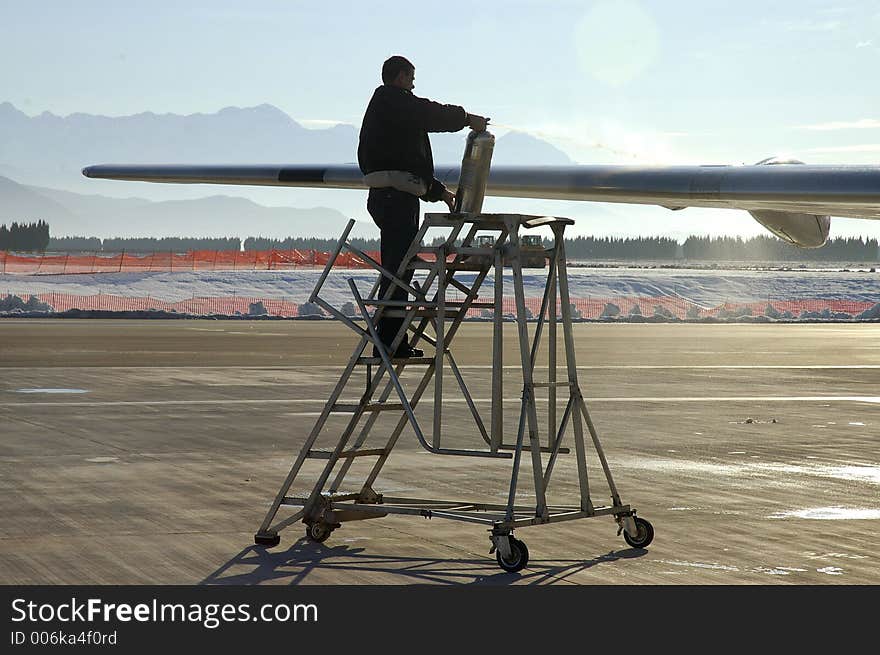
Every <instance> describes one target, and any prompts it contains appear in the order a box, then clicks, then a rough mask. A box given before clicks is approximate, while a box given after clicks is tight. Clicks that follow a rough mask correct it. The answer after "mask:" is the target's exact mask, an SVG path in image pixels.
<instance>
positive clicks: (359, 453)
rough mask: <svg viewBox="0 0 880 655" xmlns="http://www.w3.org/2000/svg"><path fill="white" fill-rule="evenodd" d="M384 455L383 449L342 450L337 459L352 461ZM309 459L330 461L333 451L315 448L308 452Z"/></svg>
mask: <svg viewBox="0 0 880 655" xmlns="http://www.w3.org/2000/svg"><path fill="white" fill-rule="evenodd" d="M384 454H385V449H384V448H369V449H364V450H343V451H342V452H341V453H339V458H340V459H352V458H354V457H369V456H370V455H372V456H376V455H384ZM309 457H310V458H312V459H330V458H331V457H333V451H332V450H322V449H320V448H317V449H315V450H310V451H309Z"/></svg>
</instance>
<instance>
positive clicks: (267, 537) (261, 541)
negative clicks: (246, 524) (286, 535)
mask: <svg viewBox="0 0 880 655" xmlns="http://www.w3.org/2000/svg"><path fill="white" fill-rule="evenodd" d="M254 543H255V544H257V545H258V546H267V547H269V548H271V547H272V546H277V545H278V544H279V543H281V535H278V534H261V533H259V532H258V533H257V534H255V535H254Z"/></svg>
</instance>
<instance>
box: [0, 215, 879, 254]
mask: <svg viewBox="0 0 880 655" xmlns="http://www.w3.org/2000/svg"><path fill="white" fill-rule="evenodd" d="M438 239H439V240H442V237H441V238H438ZM438 239H435V242H436V241H438ZM350 241H351V243H352V245H354V246H355V247H357V248H360V249H361V250H365V251H375V250H379V239H364V238H352V239H351V240H350ZM336 243H337V239H335V238H333V239H323V238H318V237H287V238H286V239H273V238H268V237H263V236H257V237H253V236H251V237H247V238H246V239H245V240H244V241H243V242H242V240H241V239H240V238H239V237H219V238H214V237H201V238H200V237H188V238H186V237H161V238H157V237H128V238H121V237H116V238H108V239H100V238H98V237H83V236H70V237H51V236H50V234H49V224H48V223H47V222H45V221H42V220H40V221H37V222H35V223H18V222H13V223H12V224H11V225H10V226H9V227H8V228H7V226H6V225H5V224H2V225H0V250H6V251H8V250H12V251H30V252H42V251H46V250H48V251H52V252H102V251H103V252H108V253H109V252H113V253H116V252H123V251H124V252H131V253H151V252H169V251H171V252H186V251H189V250H221V251H222V250H226V251H229V250H233V251H240V250H242V246H243V249H244V250H245V251H254V250H272V249H276V250H318V251H321V252H327V251H332V250H333V249H334V248H335V247H336ZM550 246H552V241H551V240H549V239H544V247H550ZM565 250H566V254H567V256H568V259H569V261H593V260H598V261H602V260H610V261H670V262H672V261H682V260H684V261H767V262H771V261H827V262H832V261H833V262H845V261H858V262H874V261H878V260H880V248H878V240H877V239H875V238H864V237H837V238H833V239H829V241H828V243H826V244H825V245H824V246H823V247H822V248H815V249H805V248H797V247H796V246H793V245H791V244H789V243H787V242H785V241H782V240H781V239H777V238H776V237H773V236H770V235H760V236H756V237H751V238H747V239H743V238H742V237H727V236H725V237H702V236H690V237H688V238H687V239H686V240H685V241H684V242H683V243H678V241H677V240H675V239H673V238H671V237H661V236H657V237H594V236H578V237H574V238H572V239H566V240H565Z"/></svg>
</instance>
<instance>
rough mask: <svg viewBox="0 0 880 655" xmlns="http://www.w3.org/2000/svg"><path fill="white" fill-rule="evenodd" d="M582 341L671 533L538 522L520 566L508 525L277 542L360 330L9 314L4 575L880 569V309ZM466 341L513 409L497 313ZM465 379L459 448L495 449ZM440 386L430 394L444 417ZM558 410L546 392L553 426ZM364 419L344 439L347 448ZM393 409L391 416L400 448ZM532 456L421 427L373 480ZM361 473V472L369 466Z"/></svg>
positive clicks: (98, 577) (203, 577) (493, 485)
mask: <svg viewBox="0 0 880 655" xmlns="http://www.w3.org/2000/svg"><path fill="white" fill-rule="evenodd" d="M506 330H507V331H506V334H505V336H506V345H505V349H506V352H505V362H504V364H505V369H504V370H505V394H504V395H505V398H506V406H505V426H506V440H508V441H512V440H513V439H514V438H515V428H516V423H517V419H518V398H519V394H520V386H521V377H520V379H519V381H518V380H517V376H518V375H520V369H519V366H518V359H519V354H518V351H517V350H516V349H515V341H514V338H515V331H514V325H512V324H509V325H507V326H506ZM574 332H575V340H576V347H577V360H578V365H579V379H580V383H581V388H582V390H583V391H584V394H585V396H586V397H587V403H588V406H589V408H590V412H591V415H592V418H593V420H594V423H595V425H596V427H597V430H598V433H599V436H600V438H601V440H602V445H603V447H604V450H605V454H606V456H607V458H608V462H609V465H610V468H611V471H612V473H613V475H614V480H615V482H616V484H617V487H618V489H619V491H620V494H621V497H622V500H623V502H624V503H628V504H631V505H632V506H633V507H635V508H637V510H638V515H639V516H642V517H644V518H646V519H648V520H649V521H650V522H651V523H652V524H653V526H654V529H655V532H656V536H655V539H654V542H653V543H652V544H651V545H650V546H649V547H648V548H647V549H635V548H630V547H629V546H628V545H627V544H626V543H625V542H624V540H623V538H622V537H621V536H617V534H616V532H617V525H616V524H615V523H614V521H613V520H612V519H611V518H609V517H593V518H589V519H583V520H577V521H569V522H563V523H554V524H550V525H540V526H534V527H527V528H522V529H519V530H517V533H516V534H517V537H518V538H519V539H522V540H523V541H525V542H526V543H527V544H528V548H529V551H530V554H531V556H530V561H529V565H528V566H527V567H526V568H525V569H524V570H523V571H521V572H520V573H517V574H509V573H505V572H503V571H502V570H501V569H500V568H499V567H498V565H497V564H496V562H495V557H494V555H489V553H488V550H489V539H488V533H487V532H486V529H485V527H484V526H481V525H477V524H472V523H462V522H456V521H448V520H442V519H437V518H435V519H431V520H426V519H424V518H421V517H411V516H397V517H386V518H382V519H378V520H370V521H356V522H351V523H345V524H344V525H343V526H342V527H341V528H340V529H338V530H336V531H335V532H333V534H332V535H331V536H330V538H329V539H328V540H327V541H326V542H324V543H323V544H314V543H311V542H308V541H306V540H305V539H304V538H303V529H302V525H301V524H299V523H296V524H294V525H293V526H291V527H289V528H287V529H286V530H285V531H283V532H282V533H281V544H280V545H279V546H277V547H275V548H272V549H264V548H262V547H256V546H254V545H253V533H254V532H255V531H256V529H257V528H258V527H259V525H260V523H261V521H262V519H263V516H264V514H265V511H266V509H267V505H268V503H269V502H270V501H271V499H272V498H273V497H274V495H275V493H276V492H277V490H278V487H279V485H280V484H281V482H282V480H283V478H284V476H285V475H286V473H287V470H288V469H289V467H290V464H291V462H292V460H293V458H294V457H295V455H296V454H297V453H298V451H299V446H300V445H301V444H302V442H303V440H304V439H305V437H306V436H307V434H308V432H309V431H310V429H311V427H312V425H313V423H314V421H315V419H316V417H317V415H318V413H319V412H320V410H321V408H322V406H323V403H324V401H325V400H326V398H327V396H328V395H329V393H330V391H331V389H332V388H333V385H334V384H335V382H336V380H337V378H338V376H339V373H340V372H341V370H342V367H343V366H344V364H345V363H346V362H347V361H348V358H349V356H350V355H351V349H352V348H353V347H354V345H355V338H354V337H353V336H352V333H351V332H350V331H349V330H348V329H347V328H345V327H344V326H342V325H340V324H338V323H335V322H329V321H201V320H173V321H160V320H144V321H130V320H115V321H114V320H105V321H100V320H57V319H56V320H52V319H47V320H20V319H6V320H3V321H0V488H2V494H3V506H4V511H3V513H2V515H0V583H2V584H43V583H45V584H198V583H209V584H257V583H265V584H366V585H374V584H412V583H420V584H421V583H429V584H456V585H457V584H568V585H571V584H629V585H632V584H675V585H679V584H698V585H703V584H712V585H714V584H733V585H741V584H801V585H802V584H835V585H840V584H844V585H855V584H878V583H880V557H878V555H877V554H876V549H875V542H876V535H877V533H878V528H880V429H878V428H880V325H877V324H807V325H793V324H787V325H780V324H777V325H773V324H727V325H721V324H618V325H607V324H597V323H581V324H577V325H576V326H575V329H574ZM452 350H453V352H454V354H455V357H456V361H457V363H458V364H459V366H460V367H461V369H462V374H463V376H464V379H465V381H466V382H467V384H468V387H469V388H470V390H471V393H472V395H473V397H474V399H475V401H476V404H477V407H478V408H479V409H480V411H481V412H482V413H483V416H484V418H485V420H486V421H487V422H488V414H489V412H488V410H489V404H488V402H486V401H487V400H488V398H489V389H490V388H491V387H490V384H489V381H490V372H491V371H490V365H491V360H490V359H489V358H490V356H491V326H490V325H488V324H465V325H464V326H463V328H462V330H461V332H460V334H459V335H458V336H457V338H456V340H455V342H454V343H453V348H452ZM411 370H412V371H416V370H422V369H416V368H415V367H413V369H411ZM544 370H546V369H544ZM562 375H563V372H562V371H560V372H559V377H561V376H562ZM410 376H411V377H408V378H404V380H413V379H416V377H417V376H418V374H417V373H410ZM361 378H362V374H361ZM446 379H447V381H448V382H449V383H451V384H450V385H449V386H448V387H447V393H446V397H445V400H444V414H443V415H444V445H449V446H451V447H480V446H481V445H482V441H481V440H480V438H479V435H478V433H477V431H476V428H475V427H474V422H473V419H472V417H471V415H470V412H469V411H468V409H467V405H466V404H465V402H464V401H463V399H462V397H461V395H460V394H459V393H457V388H456V386H455V383H454V378H453V377H452V376H451V375H448V376H447V378H446ZM353 387H354V388H353V392H357V391H358V390H360V389H362V387H363V380H362V379H360V378H358V380H357V382H356V383H355V384H354V385H353ZM431 399H432V396H431V398H426V399H425V401H424V403H423V404H421V405H420V407H419V409H418V410H417V416H418V418H419V420H420V422H421V423H422V425H423V428H424V429H426V430H428V431H429V429H430V419H431V414H432V412H431V404H430V400H431ZM563 406H564V403H562V402H560V410H559V413H558V414H559V415H560V416H561V413H562V407H563ZM546 407H547V401H546V391H545V392H544V393H543V394H541V395H540V397H539V400H538V408H539V417H540V419H541V423H540V425H541V427H542V430H543V426H544V424H545V422H546V419H545V411H546ZM343 420H344V419H333V421H336V422H335V423H332V425H331V428H332V427H336V430H335V431H334V430H333V429H327V430H325V432H324V435H325V436H324V437H323V438H322V441H321V442H320V445H321V446H323V447H331V446H332V445H334V444H335V439H334V438H333V434H338V431H339V430H340V429H341V427H342V425H343V423H342V422H341V421H343ZM394 422H395V421H393V420H392V419H391V418H390V417H388V418H385V419H383V420H382V421H380V423H379V424H378V428H377V429H376V430H375V434H376V436H377V439H379V440H381V441H383V442H384V436H385V435H387V432H388V429H389V426H390V425H393V423H394ZM373 443H375V445H374V447H377V446H378V443H379V442H378V441H376V442H373ZM567 445H571V443H570V441H569V443H568V444H567ZM587 458H588V464H589V473H590V480H591V489H592V497H593V500H594V502H595V503H596V504H605V503H607V502H608V501H609V495H610V494H609V492H608V487H607V485H606V484H605V482H604V478H603V476H602V473H601V469H600V468H599V466H598V462H597V461H596V457H595V456H594V454H593V451H592V449H591V448H588V450H587ZM373 461H374V460H373V459H370V463H372V462H373ZM523 463H524V469H523V473H522V474H521V477H520V480H521V485H520V492H521V495H520V496H519V498H520V502H523V503H528V502H529V501H530V500H531V499H532V498H533V497H534V496H533V491H532V490H530V488H529V485H528V484H527V483H530V482H531V469H530V468H529V467H530V458H528V457H524V458H523ZM319 464H320V463H319ZM510 466H511V463H510V460H485V459H476V458H463V457H444V456H437V455H431V454H429V453H427V452H425V451H423V450H421V449H420V448H419V446H418V443H417V441H416V439H415V437H414V435H413V433H412V431H411V430H410V429H406V430H405V431H404V434H403V436H402V437H401V440H400V442H399V444H398V446H397V448H396V449H395V451H394V453H393V454H392V456H391V458H390V459H389V461H388V463H387V465H386V467H385V468H384V469H383V473H382V475H381V476H380V478H379V480H378V481H377V483H376V484H375V485H374V488H375V490H376V491H377V492H380V493H384V494H386V495H392V496H401V495H406V496H412V497H419V498H442V499H456V500H458V499H461V500H464V501H468V502H478V501H479V502H494V503H504V502H505V501H506V498H507V492H508V482H509V476H510ZM317 471H318V469H317V468H315V469H309V472H308V473H307V474H306V476H305V477H306V478H309V476H311V477H314V476H316V475H317ZM554 471H555V472H554V480H553V483H552V485H551V487H550V490H549V495H548V497H549V499H550V501H551V502H555V503H560V504H562V503H571V502H572V501H573V499H574V501H575V502H576V497H577V496H576V490H577V468H576V464H575V459H574V456H573V455H565V456H560V459H559V460H558V462H557V464H556V468H555V469H554ZM358 474H359V475H360V477H358ZM350 475H351V476H352V480H356V481H358V482H362V481H363V478H364V476H365V469H362V468H361V469H359V468H358V467H357V466H356V467H354V468H353V469H352V474H350ZM353 486H354V487H355V488H357V487H359V485H357V484H355V485H353ZM297 488H301V487H299V486H297ZM530 494H531V495H530Z"/></svg>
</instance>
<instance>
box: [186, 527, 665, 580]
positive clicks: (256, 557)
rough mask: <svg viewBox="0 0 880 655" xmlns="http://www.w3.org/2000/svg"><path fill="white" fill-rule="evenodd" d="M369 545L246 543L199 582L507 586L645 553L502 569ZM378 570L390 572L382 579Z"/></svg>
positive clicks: (490, 561) (557, 576)
mask: <svg viewBox="0 0 880 655" xmlns="http://www.w3.org/2000/svg"><path fill="white" fill-rule="evenodd" d="M365 551H366V549H365V548H353V547H351V546H348V545H341V546H325V545H323V544H319V543H313V542H311V541H308V540H306V539H305V538H302V539H300V540H298V541H296V542H295V543H293V544H292V545H291V546H290V548H288V549H287V550H286V551H276V552H272V551H271V550H269V549H267V548H266V547H264V546H248V547H246V548H244V549H243V550H242V551H241V552H239V553H238V554H236V555H235V556H233V557H232V558H231V559H230V560H229V561H228V562H226V563H225V564H223V565H222V566H221V567H220V568H218V569H217V570H216V571H214V572H213V573H211V574H209V575H208V576H207V577H206V578H205V579H204V580H202V581H201V582H200V583H199V584H201V585H256V584H262V583H266V582H276V583H277V582H286V583H287V584H290V585H297V584H312V583H313V584H334V583H335V584H341V585H347V584H364V585H371V584H445V585H509V584H513V583H518V584H529V585H537V584H553V583H558V582H563V581H565V579H566V578H568V577H570V576H572V575H574V574H576V573H579V572H581V571H586V570H587V569H590V568H592V567H594V566H597V565H599V564H605V563H609V562H615V561H617V560H620V559H632V558H636V557H642V556H643V555H646V554H647V552H648V551H647V550H645V549H641V548H626V549H623V550H617V551H610V552H608V553H606V554H604V555H599V556H597V557H594V558H593V559H589V560H582V561H572V560H552V561H547V562H546V563H545V562H544V561H542V560H530V561H529V564H528V566H527V567H526V568H525V569H523V570H522V571H520V572H518V573H507V572H505V571H501V570H498V567H497V564H496V563H495V560H494V558H488V557H486V558H479V559H433V558H425V557H393V556H388V555H371V554H369V553H367V552H365ZM319 568H320V570H321V572H322V573H323V574H326V573H328V572H329V573H330V576H331V577H332V578H333V579H334V580H335V581H336V582H327V578H328V576H327V575H321V576H320V579H315V580H314V582H312V581H310V580H309V579H308V578H309V576H310V574H312V573H313V572H315V571H316V570H317V569H319ZM377 574H386V575H387V576H389V577H388V578H387V579H386V580H382V581H379V580H378V579H377Z"/></svg>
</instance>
